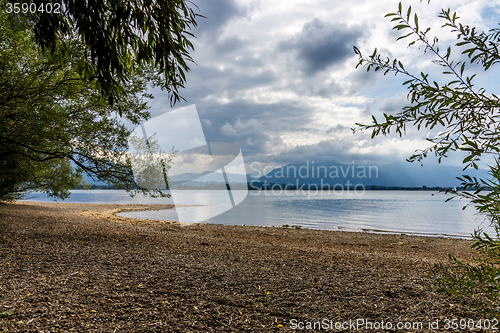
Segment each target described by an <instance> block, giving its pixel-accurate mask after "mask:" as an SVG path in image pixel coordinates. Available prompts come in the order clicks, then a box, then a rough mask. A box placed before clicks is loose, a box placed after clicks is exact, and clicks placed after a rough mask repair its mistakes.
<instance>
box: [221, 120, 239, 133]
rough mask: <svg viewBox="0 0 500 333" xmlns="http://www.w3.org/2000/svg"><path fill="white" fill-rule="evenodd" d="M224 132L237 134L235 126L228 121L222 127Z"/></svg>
mask: <svg viewBox="0 0 500 333" xmlns="http://www.w3.org/2000/svg"><path fill="white" fill-rule="evenodd" d="M220 130H221V132H222V134H224V135H227V136H235V135H236V134H237V133H236V131H235V130H234V128H233V126H231V124H228V123H226V124H225V125H224V126H222V127H221V128H220Z"/></svg>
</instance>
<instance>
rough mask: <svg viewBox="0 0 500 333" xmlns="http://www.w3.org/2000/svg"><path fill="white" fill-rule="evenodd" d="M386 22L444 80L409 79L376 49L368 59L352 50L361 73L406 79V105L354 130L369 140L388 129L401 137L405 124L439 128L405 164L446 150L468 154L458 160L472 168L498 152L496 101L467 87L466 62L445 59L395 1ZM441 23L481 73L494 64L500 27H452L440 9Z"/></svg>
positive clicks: (448, 53)
mask: <svg viewBox="0 0 500 333" xmlns="http://www.w3.org/2000/svg"><path fill="white" fill-rule="evenodd" d="M386 16H387V17H392V21H395V22H396V23H397V24H396V25H395V27H394V29H396V30H405V31H409V32H408V33H407V34H405V35H403V36H401V37H399V38H398V39H404V38H409V37H413V40H412V41H411V42H410V43H409V44H408V46H411V45H413V44H415V43H416V42H419V43H420V44H422V45H423V46H424V52H430V53H433V54H434V55H435V56H436V59H435V60H434V63H435V64H436V65H438V66H440V67H442V68H443V71H442V73H443V75H444V76H445V77H448V78H449V80H447V82H445V83H440V82H438V81H434V80H430V79H429V74H426V73H423V72H421V73H420V74H419V75H415V74H413V73H410V72H409V71H407V70H406V69H405V67H404V65H403V63H402V62H401V61H399V60H397V59H393V60H391V59H389V58H386V59H383V58H382V56H381V55H380V54H379V53H377V49H375V51H374V52H373V54H371V55H370V56H368V57H364V56H363V55H362V54H361V51H360V50H359V49H358V48H356V47H355V48H354V51H355V52H356V54H358V56H359V63H358V65H357V66H364V67H365V68H366V69H367V71H369V70H371V69H374V70H375V71H379V70H382V71H384V74H387V73H391V72H392V73H394V74H396V75H397V74H403V75H405V76H407V77H408V80H407V81H405V82H404V85H405V86H407V88H408V90H409V93H408V99H409V101H410V103H411V105H409V106H406V107H404V108H403V110H402V112H400V113H398V114H396V115H388V114H384V121H383V122H379V121H378V120H377V119H376V118H375V117H373V123H372V124H368V125H364V124H357V125H358V126H359V127H358V128H357V129H355V131H357V130H366V129H371V130H372V137H375V136H377V135H379V134H384V135H385V134H388V133H390V131H391V129H393V130H395V131H396V133H398V134H399V135H403V134H404V133H405V130H406V126H407V125H412V126H417V128H418V129H420V128H422V127H423V128H429V129H434V128H435V127H436V126H444V127H446V129H445V130H444V131H441V132H440V133H439V134H438V135H437V136H436V137H435V138H429V139H428V140H429V141H430V142H432V143H433V145H432V146H431V147H429V148H426V149H424V150H422V151H420V152H419V153H417V154H415V155H413V156H411V157H410V159H409V160H410V161H416V160H417V161H421V160H422V158H423V157H425V156H427V155H428V153H430V152H432V151H434V152H435V153H436V155H437V156H438V158H439V160H440V161H441V159H442V158H443V157H445V156H446V154H447V153H448V152H450V151H457V150H458V151H466V152H468V153H469V154H468V156H467V157H466V158H465V159H464V161H463V162H464V164H465V168H467V167H470V166H472V167H474V168H477V164H476V162H477V161H478V160H479V159H480V157H481V155H482V154H486V153H493V154H499V153H500V145H499V143H500V142H499V140H500V135H499V134H500V131H499V125H498V118H499V116H500V115H499V112H498V109H499V107H500V100H499V98H498V96H496V95H495V94H488V93H487V92H486V91H485V89H483V88H476V87H475V86H474V84H473V80H474V77H475V74H474V75H471V76H467V75H465V68H466V64H467V63H466V61H454V60H452V59H451V55H452V47H451V46H449V47H448V48H447V49H446V51H442V50H440V48H439V45H438V39H437V38H436V37H433V38H429V36H428V34H429V32H430V28H427V29H425V30H422V29H421V28H420V26H419V23H418V16H417V14H414V16H413V19H411V18H410V17H411V7H409V8H408V10H407V12H406V14H403V11H402V6H401V3H400V6H399V10H398V11H397V12H396V13H389V14H387V15H386ZM439 17H440V18H442V19H443V20H444V21H445V23H444V25H443V27H449V28H451V31H452V32H453V33H455V34H456V37H457V39H458V40H459V42H458V43H457V44H456V46H458V47H463V46H468V48H466V49H465V50H463V51H462V54H465V55H466V56H468V57H469V58H470V61H471V62H476V63H479V64H480V65H482V66H483V67H484V69H485V70H487V69H489V68H490V67H491V66H492V65H493V64H495V63H497V62H498V60H499V53H498V48H497V47H498V44H499V43H500V29H498V28H497V29H492V30H491V31H490V32H489V33H481V34H478V33H477V32H476V30H475V29H474V28H470V27H468V26H463V25H462V24H460V23H458V22H457V20H458V17H457V15H456V13H453V14H452V13H451V12H450V10H449V9H448V10H442V11H441V14H440V15H439Z"/></svg>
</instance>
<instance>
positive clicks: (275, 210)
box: [29, 190, 493, 237]
mask: <svg viewBox="0 0 500 333" xmlns="http://www.w3.org/2000/svg"><path fill="white" fill-rule="evenodd" d="M222 192H224V191H222ZM220 193H221V192H219V191H199V192H197V193H196V194H194V195H193V203H194V202H203V200H204V198H208V197H212V198H213V196H214V195H215V196H216V195H219V194H220ZM433 194H434V195H433ZM446 198H447V196H446V195H445V194H442V193H437V192H431V191H365V192H364V193H363V194H362V195H359V194H355V193H354V192H352V191H351V192H349V193H347V192H344V193H342V194H341V193H339V192H333V191H332V192H330V191H323V192H322V193H321V192H314V191H311V192H308V191H288V193H284V192H283V193H272V192H270V191H250V192H249V194H248V196H247V198H246V199H245V200H244V201H243V202H242V203H241V204H240V205H238V206H236V207H235V208H234V209H231V210H229V211H227V212H225V213H223V214H221V215H218V216H216V217H214V218H211V219H208V220H206V223H220V224H227V225H255V226H282V225H283V224H288V225H290V226H292V225H297V226H302V227H304V228H311V229H326V230H349V231H369V232H394V233H407V234H422V235H430V236H453V237H469V236H470V234H471V233H472V231H473V230H474V229H477V228H480V227H482V228H484V229H485V230H488V231H490V232H492V231H493V229H492V228H491V227H490V226H489V225H488V224H487V222H486V221H484V218H483V217H481V216H479V215H476V214H475V210H474V208H473V207H469V208H467V209H465V210H462V207H463V206H464V204H465V203H466V202H464V201H460V200H458V199H454V200H452V201H449V202H447V203H445V202H444V201H445V200H446ZM29 200H34V201H43V202H52V201H54V200H53V199H51V198H48V197H47V196H46V195H43V194H38V193H37V194H32V195H31V196H30V198H29ZM65 202H78V203H120V204H159V203H173V201H172V200H171V199H169V198H157V199H153V198H147V197H144V196H142V195H137V196H135V197H134V198H131V197H130V196H129V195H128V194H127V193H126V192H125V191H114V190H94V191H85V190H75V191H73V192H72V194H71V196H70V198H69V199H67V200H65ZM119 215H121V216H125V217H139V218H150V219H157V220H176V219H177V215H176V212H175V210H173V209H172V210H163V211H150V212H128V213H121V214H119Z"/></svg>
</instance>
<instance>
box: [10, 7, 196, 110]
mask: <svg viewBox="0 0 500 333" xmlns="http://www.w3.org/2000/svg"><path fill="white" fill-rule="evenodd" d="M2 2H3V1H2ZM2 2H0V4H1V5H2V7H4V6H3V4H2ZM58 2H59V3H61V4H62V9H61V12H60V13H55V12H54V11H52V12H50V13H49V12H47V11H41V12H39V11H37V12H36V13H31V12H28V13H27V14H26V15H27V19H28V20H29V21H30V22H32V26H33V31H34V34H35V40H36V42H37V44H38V45H40V46H41V47H42V49H43V50H46V49H48V50H49V51H50V54H51V55H53V56H54V55H55V54H56V53H59V52H61V49H65V50H69V46H68V47H64V45H61V42H64V40H65V38H73V37H75V36H77V37H78V39H79V40H80V41H81V42H82V45H83V47H84V51H85V52H84V56H83V57H82V58H81V59H80V64H79V65H80V66H79V74H81V75H82V76H83V77H84V78H85V79H87V80H88V81H89V82H92V81H94V80H96V82H97V84H98V86H99V87H100V90H101V93H102V94H103V95H106V96H107V97H108V100H109V102H111V103H113V102H114V101H115V100H117V99H119V98H120V96H121V95H122V94H123V93H124V91H123V90H122V89H121V86H122V84H123V83H124V82H126V81H128V80H129V79H130V78H131V77H132V76H133V75H134V73H135V70H136V69H137V67H141V66H152V67H154V68H155V69H156V70H157V71H158V73H160V74H161V75H162V79H158V80H157V82H156V83H157V84H158V85H159V86H161V87H162V88H163V89H166V90H167V91H168V93H169V96H170V102H171V104H172V105H173V104H175V102H177V101H179V100H180V99H181V98H182V97H181V96H180V95H179V88H183V87H184V83H185V80H186V77H185V72H187V71H188V70H189V66H188V62H190V61H192V59H191V57H190V55H189V51H190V50H192V49H193V44H192V42H191V41H190V38H192V37H194V36H193V35H192V33H191V32H190V31H189V30H190V29H191V28H192V27H194V26H196V20H195V19H196V16H199V15H197V14H195V12H194V10H193V8H192V7H190V6H189V4H190V2H189V1H185V0H159V1H153V0H136V1H130V0H125V1H123V0H100V1H86V0H62V1H58ZM30 3H34V4H36V5H37V8H38V7H39V6H40V5H43V4H45V3H47V1H46V0H33V1H31V2H30ZM11 15H12V14H11ZM18 15H19V16H20V17H21V18H22V16H23V14H22V12H21V13H20V14H18Z"/></svg>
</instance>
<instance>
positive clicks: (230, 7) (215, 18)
mask: <svg viewBox="0 0 500 333" xmlns="http://www.w3.org/2000/svg"><path fill="white" fill-rule="evenodd" d="M196 6H197V7H198V8H199V12H198V11H196V12H197V13H198V14H200V15H203V16H204V18H202V17H199V18H198V19H197V20H196V22H197V24H198V26H197V27H196V28H195V29H194V34H195V35H196V36H198V35H201V34H203V33H207V32H208V33H217V32H219V31H220V30H221V29H223V28H224V27H225V26H226V25H227V24H228V23H229V21H231V19H232V18H234V17H239V16H245V15H247V8H245V7H244V6H242V5H241V4H239V3H238V2H237V1H235V0H202V1H197V2H196ZM195 10H196V9H195Z"/></svg>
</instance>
